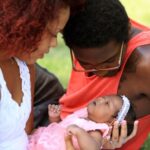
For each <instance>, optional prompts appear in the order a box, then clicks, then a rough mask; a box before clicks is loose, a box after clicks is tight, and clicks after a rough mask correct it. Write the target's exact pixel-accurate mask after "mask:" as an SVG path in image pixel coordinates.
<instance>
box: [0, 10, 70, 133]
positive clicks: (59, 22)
mask: <svg viewBox="0 0 150 150" xmlns="http://www.w3.org/2000/svg"><path fill="white" fill-rule="evenodd" d="M62 14H63V15H62ZM69 15H70V9H69V8H68V7H66V8H65V9H64V8H63V9H60V14H59V15H58V18H56V20H54V21H52V22H49V23H48V25H47V27H46V29H45V30H44V32H43V36H42V38H41V41H40V42H39V43H38V44H37V45H38V46H37V49H36V50H35V51H33V52H31V53H27V52H21V53H20V52H19V53H12V54H11V55H7V51H6V52H4V51H3V52H1V53H0V68H1V70H2V72H3V75H4V78H5V81H6V83H7V88H8V90H9V91H10V93H11V95H12V98H13V100H14V101H15V102H16V103H17V104H18V105H19V106H20V104H21V102H22V96H23V93H22V90H21V89H22V87H21V79H20V73H19V72H20V71H19V68H18V65H17V63H16V62H15V60H14V59H13V57H17V58H19V59H20V60H22V61H25V62H26V63H27V64H28V67H29V71H30V76H31V92H32V102H33V93H34V83H35V82H34V77H35V70H34V63H35V62H36V61H37V59H39V58H42V57H43V56H44V54H45V53H47V52H48V51H49V48H51V47H55V46H56V45H57V34H58V32H60V31H61V30H62V29H63V28H64V26H65V24H66V22H67V20H68V18H69ZM12 72H13V73H12ZM14 81H15V84H14ZM32 127H33V111H32V112H31V114H30V117H29V120H28V122H27V125H26V132H27V133H28V134H29V133H31V131H32Z"/></svg>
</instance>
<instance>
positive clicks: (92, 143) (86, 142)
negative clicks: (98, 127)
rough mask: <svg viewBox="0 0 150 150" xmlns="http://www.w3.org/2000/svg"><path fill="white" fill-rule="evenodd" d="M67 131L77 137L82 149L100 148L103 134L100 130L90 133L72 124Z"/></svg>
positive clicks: (93, 149) (95, 149) (97, 149)
mask: <svg viewBox="0 0 150 150" xmlns="http://www.w3.org/2000/svg"><path fill="white" fill-rule="evenodd" d="M67 131H68V132H69V133H70V134H72V135H74V136H75V137H76V138H77V140H78V143H79V147H80V149H81V150H99V149H100V147H101V141H102V136H101V134H100V132H99V131H92V132H90V133H89V132H87V131H85V130H84V129H82V128H80V127H78V126H76V125H70V126H69V127H68V128H67Z"/></svg>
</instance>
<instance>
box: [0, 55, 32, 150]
mask: <svg viewBox="0 0 150 150" xmlns="http://www.w3.org/2000/svg"><path fill="white" fill-rule="evenodd" d="M15 60H16V62H17V64H18V66H19V70H20V78H21V79H22V92H23V97H22V103H21V104H20V105H18V103H17V102H15V101H14V100H13V99H12V95H11V93H10V92H9V90H8V88H7V85H6V82H5V80H4V77H3V73H2V70H1V69H0V150H26V149H27V144H28V137H27V134H26V133H25V126H26V122H27V120H28V118H29V115H30V112H31V85H30V84H31V83H30V74H29V69H28V67H27V65H26V64H25V63H24V62H22V61H20V60H19V59H17V58H15ZM12 73H13V72H12ZM14 84H15V81H14Z"/></svg>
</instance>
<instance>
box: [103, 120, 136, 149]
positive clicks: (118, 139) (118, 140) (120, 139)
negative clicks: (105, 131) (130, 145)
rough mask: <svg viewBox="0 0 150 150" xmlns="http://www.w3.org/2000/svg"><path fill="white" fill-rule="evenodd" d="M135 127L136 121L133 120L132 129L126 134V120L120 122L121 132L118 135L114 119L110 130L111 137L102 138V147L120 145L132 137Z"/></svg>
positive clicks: (116, 123)
mask: <svg viewBox="0 0 150 150" xmlns="http://www.w3.org/2000/svg"><path fill="white" fill-rule="evenodd" d="M137 128H138V121H135V122H134V129H133V131H132V133H131V134H130V135H129V136H127V124H126V121H124V122H123V123H121V134H120V136H119V124H118V122H117V121H116V122H115V123H114V127H113V130H112V131H111V132H112V137H111V139H109V140H107V139H103V148H104V149H116V148H120V147H122V145H123V144H125V143H126V142H128V141H129V140H130V139H132V138H133V137H134V136H135V135H136V133H137Z"/></svg>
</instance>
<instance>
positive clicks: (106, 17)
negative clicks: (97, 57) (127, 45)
mask: <svg viewBox="0 0 150 150" xmlns="http://www.w3.org/2000/svg"><path fill="white" fill-rule="evenodd" d="M63 33H64V39H65V42H66V44H67V45H68V46H69V47H78V48H93V47H94V48H95V47H102V46H104V45H105V44H107V43H108V42H110V41H111V40H114V41H117V42H118V43H122V42H123V41H124V42H127V41H128V38H129V18H128V15H127V13H126V11H125V9H124V7H123V6H122V4H121V3H120V2H119V0H86V2H85V6H84V8H83V9H81V10H80V11H78V13H76V15H73V16H72V17H70V19H69V21H68V23H67V25H66V27H65V28H64V32H63Z"/></svg>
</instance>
